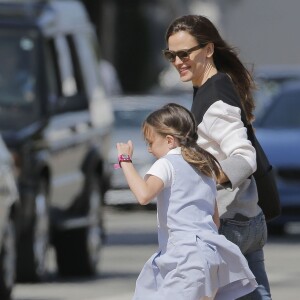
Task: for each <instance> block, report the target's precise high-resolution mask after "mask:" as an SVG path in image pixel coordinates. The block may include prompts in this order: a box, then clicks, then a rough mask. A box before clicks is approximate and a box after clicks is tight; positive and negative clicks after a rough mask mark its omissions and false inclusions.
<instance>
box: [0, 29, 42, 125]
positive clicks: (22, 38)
mask: <svg viewBox="0 0 300 300" xmlns="http://www.w3.org/2000/svg"><path fill="white" fill-rule="evenodd" d="M36 36H37V33H36V31H33V30H28V29H27V30H23V29H18V30H11V29H7V28H5V29H0V66H1V68H0V130H10V129H12V130H14V129H19V128H22V127H24V126H26V125H28V124H31V123H32V122H34V121H35V120H36V118H37V114H38V110H39V108H38V105H37V103H36V101H37V87H36V81H37V70H36V69H37V68H36V67H37V53H36V52H37V49H36V48H37V47H36V44H37V43H36Z"/></svg>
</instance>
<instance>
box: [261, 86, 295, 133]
mask: <svg viewBox="0 0 300 300" xmlns="http://www.w3.org/2000/svg"><path fill="white" fill-rule="evenodd" d="M299 111H300V89H298V90H292V91H288V92H286V93H279V94H278V95H277V96H276V97H274V99H273V100H272V102H271V105H270V106H269V108H268V109H267V110H266V111H265V113H264V114H263V116H262V118H261V120H260V122H259V123H258V127H264V128H285V129H291V128H300V118H299Z"/></svg>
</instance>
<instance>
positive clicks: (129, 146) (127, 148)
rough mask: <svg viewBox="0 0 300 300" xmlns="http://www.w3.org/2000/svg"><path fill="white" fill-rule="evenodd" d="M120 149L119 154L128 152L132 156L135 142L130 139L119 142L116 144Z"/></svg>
mask: <svg viewBox="0 0 300 300" xmlns="http://www.w3.org/2000/svg"><path fill="white" fill-rule="evenodd" d="M116 147H117V150H118V155H120V154H128V155H130V157H132V154H133V143H132V141H131V140H129V141H128V142H127V143H117V145H116Z"/></svg>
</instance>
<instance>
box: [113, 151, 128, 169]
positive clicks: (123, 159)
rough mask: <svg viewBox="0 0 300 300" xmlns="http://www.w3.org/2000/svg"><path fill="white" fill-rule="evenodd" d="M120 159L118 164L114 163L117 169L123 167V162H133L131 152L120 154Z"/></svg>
mask: <svg viewBox="0 0 300 300" xmlns="http://www.w3.org/2000/svg"><path fill="white" fill-rule="evenodd" d="M118 161H119V163H118V164H114V168H115V169H119V168H122V166H121V162H131V163H132V160H131V157H130V155H129V154H120V155H119V157H118Z"/></svg>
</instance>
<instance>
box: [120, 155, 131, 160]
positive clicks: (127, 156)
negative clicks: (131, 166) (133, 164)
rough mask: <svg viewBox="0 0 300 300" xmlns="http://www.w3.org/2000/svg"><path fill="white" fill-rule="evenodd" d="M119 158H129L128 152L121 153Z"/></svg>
mask: <svg viewBox="0 0 300 300" xmlns="http://www.w3.org/2000/svg"><path fill="white" fill-rule="evenodd" d="M120 158H121V159H126V160H130V156H129V155H128V154H121V155H120Z"/></svg>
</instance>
